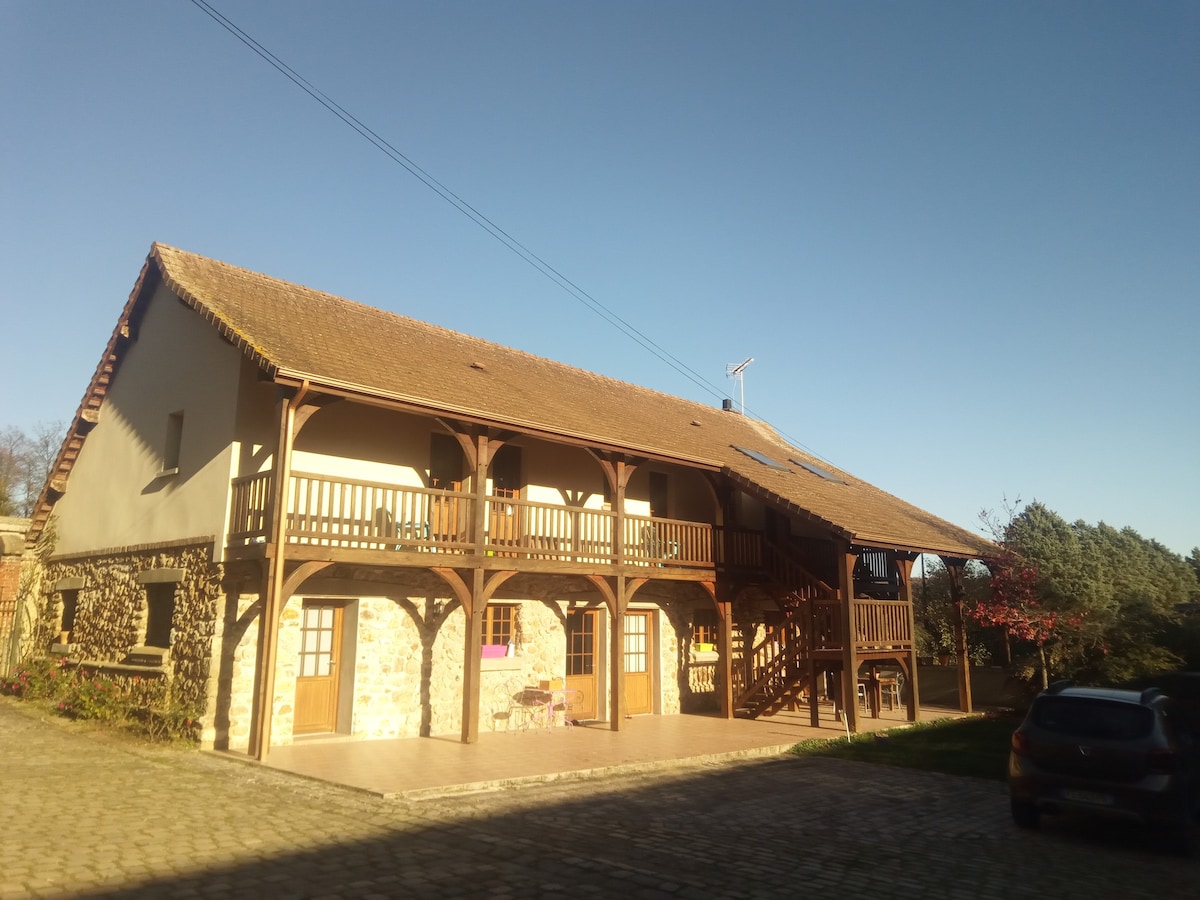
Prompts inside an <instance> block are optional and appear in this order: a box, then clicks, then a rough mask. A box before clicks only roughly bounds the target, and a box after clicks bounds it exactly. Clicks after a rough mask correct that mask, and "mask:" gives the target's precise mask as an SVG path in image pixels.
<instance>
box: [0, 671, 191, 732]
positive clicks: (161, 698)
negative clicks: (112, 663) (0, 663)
mask: <svg viewBox="0 0 1200 900" xmlns="http://www.w3.org/2000/svg"><path fill="white" fill-rule="evenodd" d="M0 694H5V695H8V696H11V697H16V698H17V699H20V700H30V701H41V702H45V703H47V704H48V705H50V706H51V708H52V709H53V710H54V711H55V712H57V713H58V714H59V715H62V716H67V717H69V718H72V719H87V720H92V721H96V722H101V723H104V724H110V725H117V726H119V727H121V728H125V729H127V730H129V731H132V732H134V733H135V734H140V735H142V736H144V737H148V738H151V739H152V740H157V741H172V740H183V741H189V742H192V743H195V742H196V741H199V739H200V721H199V720H200V714H199V713H197V712H196V710H194V709H192V708H191V706H190V705H187V704H184V703H181V702H180V701H179V700H178V699H176V698H175V697H174V696H173V692H172V690H171V684H170V682H169V681H167V680H166V679H164V678H158V677H145V678H144V677H141V676H138V675H132V676H129V675H118V676H115V677H110V676H108V675H103V674H99V673H97V674H89V673H88V672H86V671H83V670H81V669H79V668H76V667H75V666H72V665H70V664H68V663H66V662H64V661H59V660H55V659H50V658H45V657H31V658H29V659H27V660H25V661H24V662H22V664H21V666H20V667H19V668H18V669H17V671H16V673H15V674H14V675H13V676H12V677H11V678H4V679H0Z"/></svg>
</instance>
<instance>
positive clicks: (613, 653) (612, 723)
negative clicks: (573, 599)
mask: <svg viewBox="0 0 1200 900" xmlns="http://www.w3.org/2000/svg"><path fill="white" fill-rule="evenodd" d="M628 605H629V599H628V597H627V596H626V594H625V576H624V575H618V576H617V577H616V596H615V602H614V603H613V616H612V627H611V628H609V651H608V658H609V663H610V665H611V670H610V678H609V697H608V710H609V716H608V717H609V728H611V729H612V730H613V731H620V730H621V724H622V722H623V721H624V719H625V610H626V609H627V608H628Z"/></svg>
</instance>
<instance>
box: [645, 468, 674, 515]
mask: <svg viewBox="0 0 1200 900" xmlns="http://www.w3.org/2000/svg"><path fill="white" fill-rule="evenodd" d="M670 494H671V492H670V488H669V481H668V479H667V475H666V473H665V472H651V473H650V515H652V516H654V517H655V518H657V519H665V518H666V517H667V501H668V499H669V497H670Z"/></svg>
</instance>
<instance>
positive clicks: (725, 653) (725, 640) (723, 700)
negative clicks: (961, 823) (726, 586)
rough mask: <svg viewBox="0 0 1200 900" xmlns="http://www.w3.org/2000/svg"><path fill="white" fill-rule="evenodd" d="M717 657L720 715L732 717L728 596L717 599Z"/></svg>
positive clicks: (731, 647) (730, 604)
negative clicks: (719, 669)
mask: <svg viewBox="0 0 1200 900" xmlns="http://www.w3.org/2000/svg"><path fill="white" fill-rule="evenodd" d="M717 629H718V631H717V651H718V655H717V658H718V660H719V663H718V664H719V665H720V666H721V673H720V674H721V677H720V684H719V687H720V692H721V693H720V696H719V697H718V698H717V700H718V702H719V704H720V708H721V715H722V717H724V718H726V719H732V718H733V716H734V713H735V712H736V710H735V709H734V708H733V699H734V698H733V604H732V603H731V602H730V601H729V599H728V598H725V599H722V600H718V601H717Z"/></svg>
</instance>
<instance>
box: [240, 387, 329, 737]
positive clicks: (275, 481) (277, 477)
mask: <svg viewBox="0 0 1200 900" xmlns="http://www.w3.org/2000/svg"><path fill="white" fill-rule="evenodd" d="M307 394H308V382H307V381H305V382H304V383H303V384H302V385H301V386H300V387H299V389H297V390H296V392H295V393H294V394H292V396H291V398H290V399H289V398H288V397H286V396H285V395H283V394H280V397H279V404H278V409H279V411H278V432H277V434H276V441H275V459H274V469H275V472H274V476H273V477H272V479H271V499H270V517H269V519H268V528H269V533H268V535H267V557H266V573H265V578H264V579H263V592H262V595H261V596H260V602H261V604H262V613H261V614H260V616H259V620H258V627H259V631H258V654H257V661H258V673H257V674H258V678H257V679H256V681H257V683H256V685H255V692H254V706H253V712H252V714H251V722H250V755H251V756H253V757H254V758H255V759H257V760H262V759H264V758H265V757H266V755H267V752H268V751H269V750H270V747H271V716H272V714H273V713H274V710H275V666H276V661H277V658H278V655H279V617H280V614H281V612H282V610H283V600H282V588H283V578H284V567H285V565H286V554H285V552H284V548H285V547H286V546H287V496H288V487H289V483H290V481H291V475H292V444H293V443H294V441H295V437H296V410H298V409H299V408H300V405H301V404H302V403H303V402H304V399H305V397H306V396H307ZM313 412H315V407H313V408H311V409H309V410H308V411H307V412H306V414H305V415H304V417H303V421H307V419H308V416H310V415H312V413H313Z"/></svg>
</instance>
